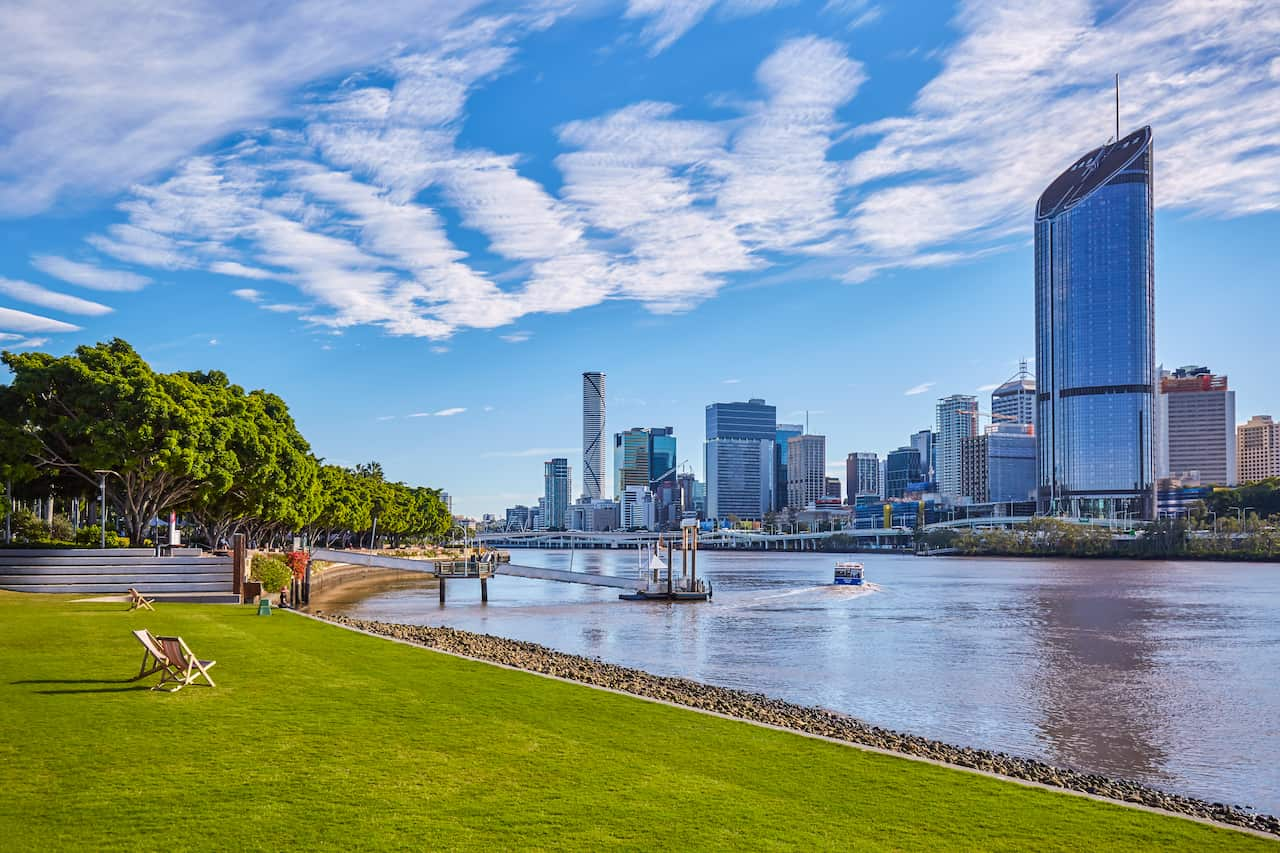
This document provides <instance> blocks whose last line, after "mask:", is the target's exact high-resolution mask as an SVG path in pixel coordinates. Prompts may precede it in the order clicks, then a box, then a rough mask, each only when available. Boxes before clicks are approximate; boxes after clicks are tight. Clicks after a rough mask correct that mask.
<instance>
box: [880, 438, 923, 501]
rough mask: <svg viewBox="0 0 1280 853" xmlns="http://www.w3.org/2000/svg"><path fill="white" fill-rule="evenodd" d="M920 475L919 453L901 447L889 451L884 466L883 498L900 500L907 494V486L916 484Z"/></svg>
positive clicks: (907, 447)
mask: <svg viewBox="0 0 1280 853" xmlns="http://www.w3.org/2000/svg"><path fill="white" fill-rule="evenodd" d="M920 480H921V475H920V451H918V450H916V449H915V448H914V447H910V446H903V447H899V448H898V449H897V450H893V451H890V453H889V456H888V458H886V459H885V465H884V496H885V497H886V498H901V497H904V496H906V494H907V485H908V484H910V483H918V482H920Z"/></svg>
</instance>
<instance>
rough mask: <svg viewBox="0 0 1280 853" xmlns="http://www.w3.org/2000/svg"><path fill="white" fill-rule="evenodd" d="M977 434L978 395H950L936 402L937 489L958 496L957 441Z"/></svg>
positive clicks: (958, 452)
mask: <svg viewBox="0 0 1280 853" xmlns="http://www.w3.org/2000/svg"><path fill="white" fill-rule="evenodd" d="M977 434H978V398H977V397H972V396H970V395H968V394H952V395H951V396H950V397H943V398H942V399H940V400H939V401H938V429H937V442H938V446H937V449H936V450H935V451H934V454H935V460H936V461H935V462H934V466H935V471H934V474H935V475H936V476H935V478H934V479H935V480H936V481H937V484H938V485H937V488H938V492H939V493H940V494H943V495H947V496H949V497H954V498H958V497H961V496H962V495H963V494H964V491H963V490H962V489H961V487H960V443H961V442H962V441H964V440H965V439H966V438H969V437H970V436H974V435H977Z"/></svg>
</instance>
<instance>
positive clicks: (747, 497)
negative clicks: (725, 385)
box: [704, 399, 778, 519]
mask: <svg viewBox="0 0 1280 853" xmlns="http://www.w3.org/2000/svg"><path fill="white" fill-rule="evenodd" d="M777 430H778V410H777V408H776V407H774V406H770V405H768V404H767V403H765V401H764V400H761V399H752V400H748V401H747V402H745V403H712V404H711V405H709V406H707V443H706V448H705V450H706V459H705V463H706V465H705V468H704V470H705V471H706V473H707V517H708V518H719V519H724V518H728V517H729V516H730V515H733V516H736V517H738V518H742V519H759V518H762V517H763V516H764V514H765V513H767V512H769V511H770V510H772V509H773V507H774V499H775V496H774V485H775V482H776V481H775V479H774V477H775V473H776V471H775V466H776V464H777V459H776V458H775V456H774V449H775V442H776V438H777Z"/></svg>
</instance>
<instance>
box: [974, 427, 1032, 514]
mask: <svg viewBox="0 0 1280 853" xmlns="http://www.w3.org/2000/svg"><path fill="white" fill-rule="evenodd" d="M1035 488H1036V439H1035V435H1034V434H1033V433H1032V432H1030V431H1029V425H1028V424H996V425H994V426H992V427H991V429H990V430H988V431H987V432H985V433H982V434H981V435H974V436H970V437H968V438H965V439H962V440H961V442H960V493H961V496H963V497H967V498H971V499H972V500H973V501H975V502H977V503H988V502H996V503H1003V502H1005V501H1025V500H1029V499H1030V498H1031V496H1032V495H1033V494H1034V493H1035Z"/></svg>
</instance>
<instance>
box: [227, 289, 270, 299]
mask: <svg viewBox="0 0 1280 853" xmlns="http://www.w3.org/2000/svg"><path fill="white" fill-rule="evenodd" d="M231 295H232V296H234V297H236V298H238V299H243V300H244V301H245V302H261V301H262V296H263V293H262V291H261V290H254V289H253V288H252V287H242V288H240V289H238V290H233V291H231Z"/></svg>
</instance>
